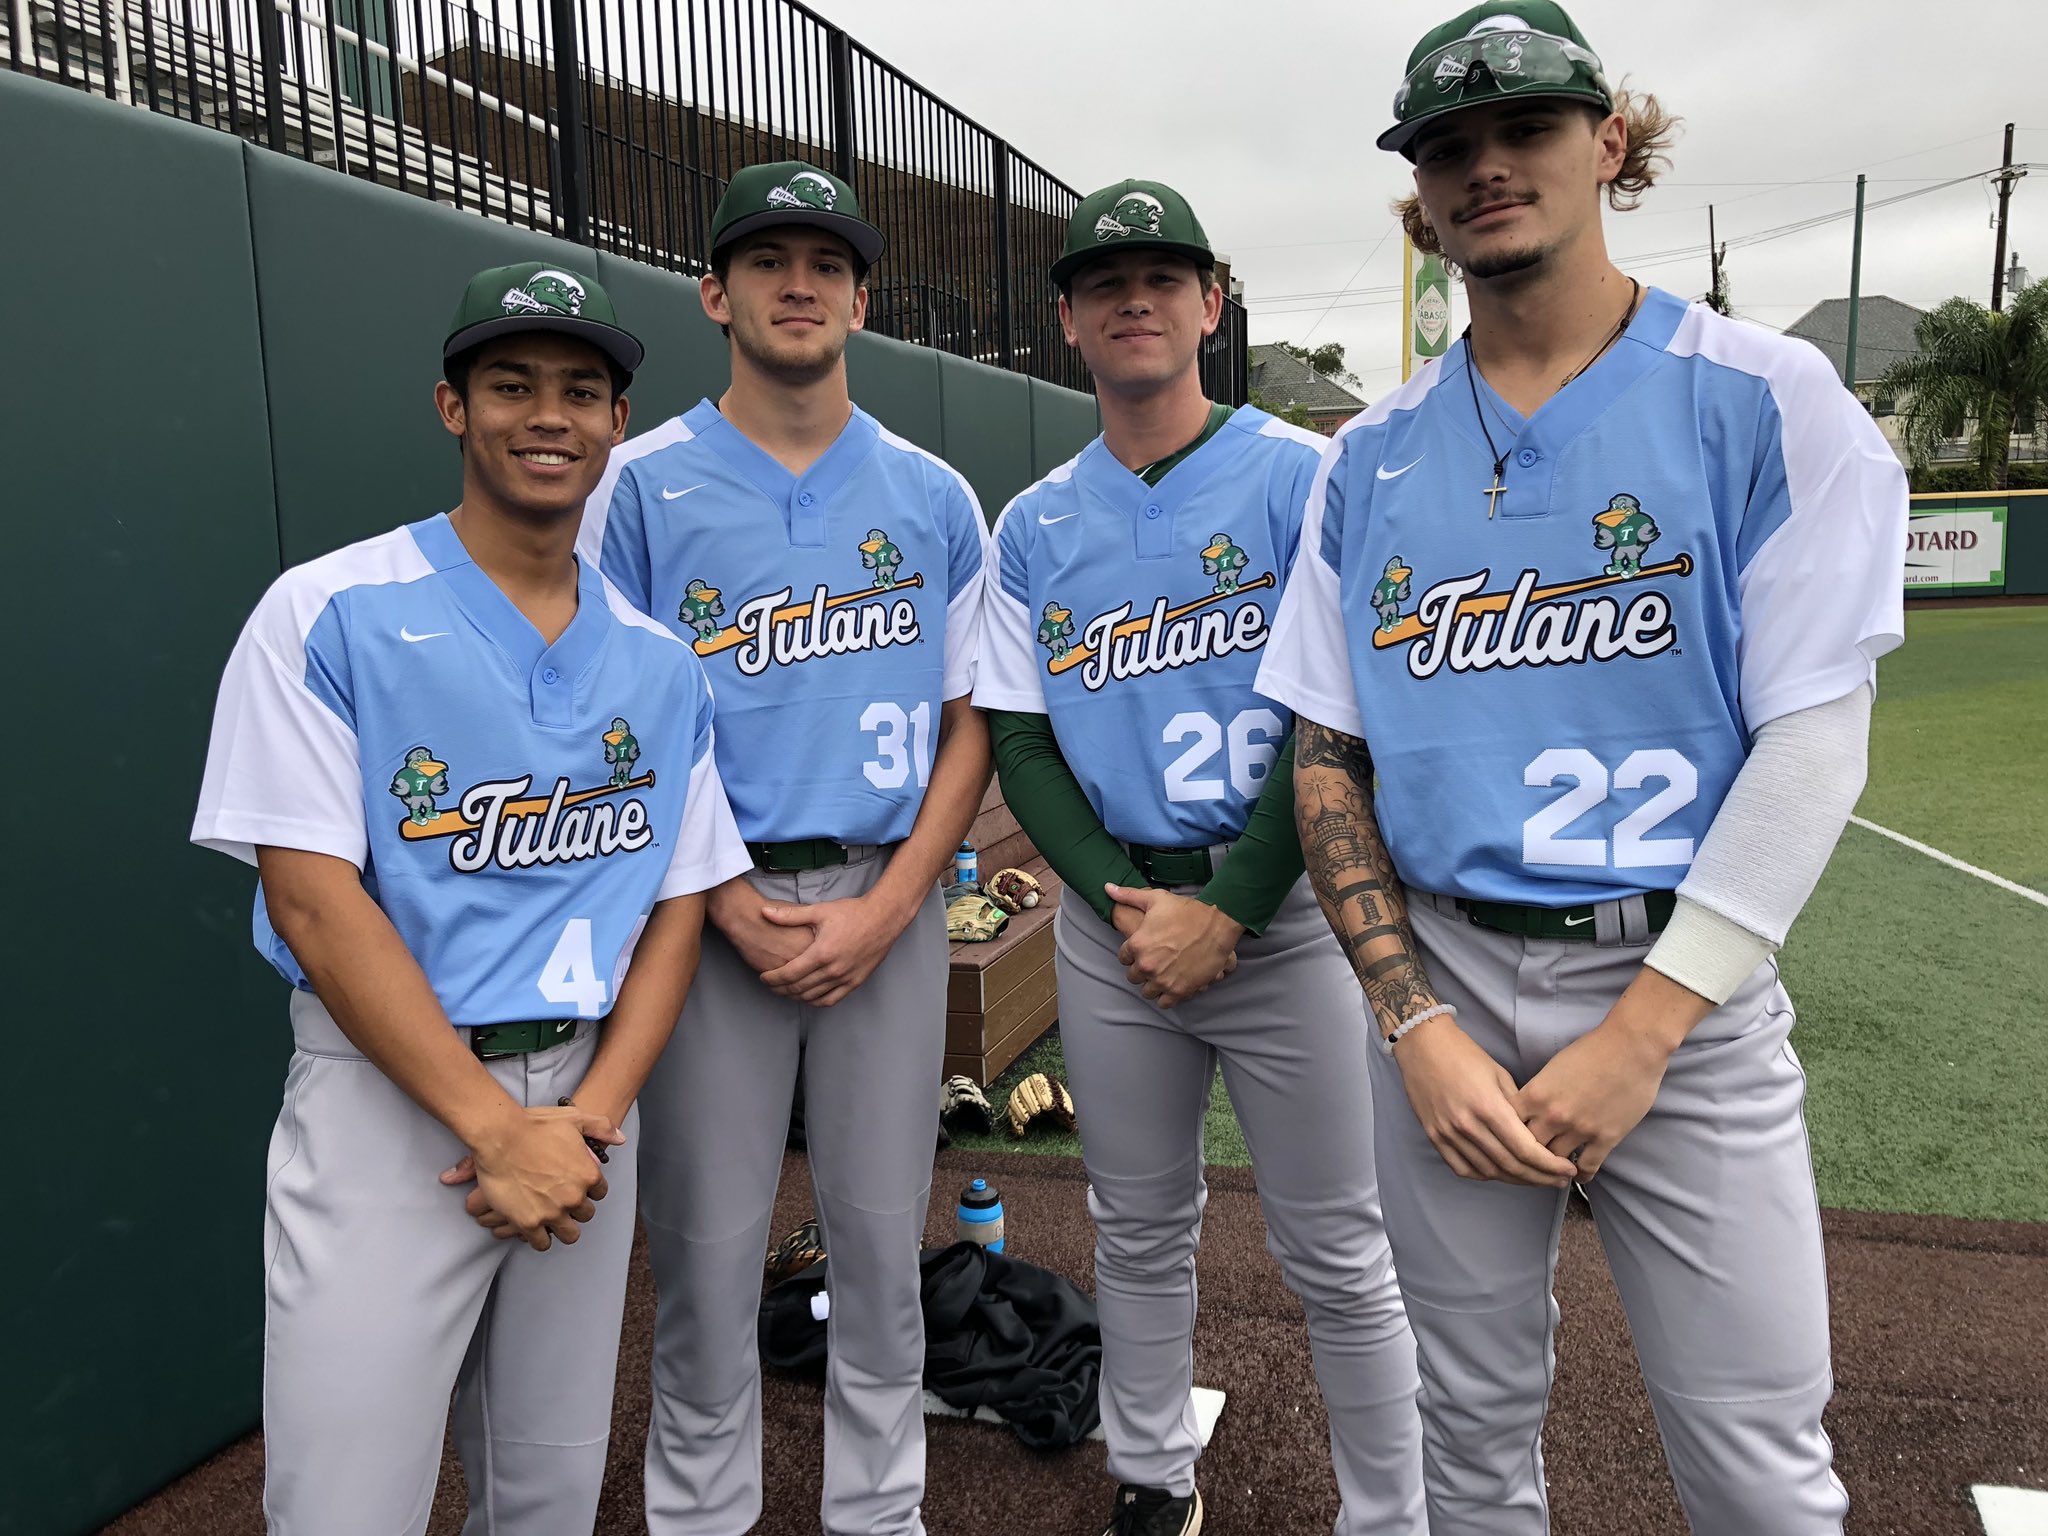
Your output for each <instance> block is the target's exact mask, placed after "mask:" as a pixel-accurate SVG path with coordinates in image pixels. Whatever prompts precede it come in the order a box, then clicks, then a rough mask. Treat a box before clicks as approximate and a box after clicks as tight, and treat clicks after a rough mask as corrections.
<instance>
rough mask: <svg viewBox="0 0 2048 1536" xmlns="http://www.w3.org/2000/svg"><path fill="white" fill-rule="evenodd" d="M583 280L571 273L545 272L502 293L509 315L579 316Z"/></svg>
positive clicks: (581, 311) (549, 269) (553, 270)
mask: <svg viewBox="0 0 2048 1536" xmlns="http://www.w3.org/2000/svg"><path fill="white" fill-rule="evenodd" d="M584 296H585V295H584V288H583V280H582V279H581V278H579V277H578V276H576V274H575V273H573V272H563V271H560V270H558V269H556V268H554V267H548V268H544V269H543V270H541V271H539V272H536V273H534V274H533V276H531V277H529V278H528V279H527V280H526V282H525V283H524V284H523V285H522V286H520V287H516V288H507V289H506V290H505V300H504V303H505V313H506V314H508V315H580V314H582V313H583V300H584Z"/></svg>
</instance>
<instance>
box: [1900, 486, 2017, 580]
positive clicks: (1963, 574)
mask: <svg viewBox="0 0 2048 1536" xmlns="http://www.w3.org/2000/svg"><path fill="white" fill-rule="evenodd" d="M2005 512H2006V509H2005V508H2004V507H2002V506H1998V505H1996V504H1993V505H1990V506H1987V505H1985V504H1984V503H1983V502H1981V501H1969V502H1951V503H1950V504H1948V505H1947V506H1942V505H1940V504H1939V503H1938V502H1937V503H1933V504H1925V503H1922V502H1920V501H1919V499H1918V498H1915V501H1914V505H1913V509H1912V511H1911V513H1910V514H1909V515H1908V517H1907V519H1906V590H1907V591H1908V592H1911V593H1913V594H1914V595H1915V596H1922V597H1926V596H1935V595H1946V594H1949V593H1958V594H1967V593H1972V592H1994V593H1995V592H2003V591H2004V590H2005Z"/></svg>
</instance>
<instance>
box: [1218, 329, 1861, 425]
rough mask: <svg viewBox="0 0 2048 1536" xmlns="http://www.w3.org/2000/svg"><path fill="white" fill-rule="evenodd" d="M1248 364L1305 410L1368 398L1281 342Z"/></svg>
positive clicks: (1253, 374)
mask: <svg viewBox="0 0 2048 1536" xmlns="http://www.w3.org/2000/svg"><path fill="white" fill-rule="evenodd" d="M1859 350H1860V344H1859ZM1245 367H1246V371H1247V372H1248V373H1249V375H1250V378H1249V381H1248V382H1249V383H1250V385H1251V388H1252V392H1253V393H1254V394H1258V395H1262V396H1264V397H1265V398H1266V399H1268V400H1271V401H1273V402H1275V403H1276V404H1279V405H1298V406H1300V407H1301V408H1302V409H1303V410H1305V411H1362V410H1364V409H1365V405H1366V402H1365V401H1363V400H1361V399H1359V398H1358V396H1356V395H1354V394H1353V393H1351V391H1350V390H1348V389H1346V388H1345V387H1344V386H1343V385H1342V384H1339V383H1338V382H1337V381H1336V380H1335V379H1328V378H1325V377H1324V376H1323V375H1322V374H1320V373H1317V372H1316V371H1315V369H1313V368H1311V367H1309V365H1308V364H1307V363H1305V362H1303V361H1302V360H1301V359H1300V358H1298V357H1296V356H1295V355H1294V354H1293V353H1292V352H1289V351H1287V350H1285V349H1284V348H1282V347H1281V346H1279V345H1278V344H1271V345H1267V346H1259V347H1246V348H1245Z"/></svg>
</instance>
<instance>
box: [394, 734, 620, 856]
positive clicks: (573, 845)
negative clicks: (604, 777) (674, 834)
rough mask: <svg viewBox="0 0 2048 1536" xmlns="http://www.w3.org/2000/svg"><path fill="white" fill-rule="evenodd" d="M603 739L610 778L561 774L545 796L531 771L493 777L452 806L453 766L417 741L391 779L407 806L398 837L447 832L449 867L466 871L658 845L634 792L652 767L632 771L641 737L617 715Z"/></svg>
mask: <svg viewBox="0 0 2048 1536" xmlns="http://www.w3.org/2000/svg"><path fill="white" fill-rule="evenodd" d="M601 745H602V747H603V753H602V758H603V761H604V763H605V764H606V766H608V767H609V768H610V769H611V777H610V779H609V781H608V782H606V783H604V784H600V785H596V786H593V787H592V788H589V789H574V788H572V787H571V786H570V784H569V781H568V779H566V778H558V779H556V780H555V786H554V788H553V789H551V790H550V791H549V792H548V793H547V794H545V795H530V794H529V793H528V791H530V790H531V789H532V788H533V775H532V774H530V773H528V774H521V775H520V776H519V777H518V778H516V779H491V780H487V781H486V782H484V783H481V784H476V785H472V786H471V787H470V788H468V789H466V790H464V791H463V792H462V794H461V797H460V798H459V799H458V800H457V802H456V809H453V810H443V809H441V807H440V805H439V804H438V802H439V800H440V798H441V797H442V796H443V795H446V794H448V793H449V789H448V765H447V764H446V763H444V762H441V761H440V760H439V759H437V758H436V757H435V756H434V753H433V750H432V749H431V748H429V747H414V748H413V749H412V750H411V751H409V752H407V753H406V754H405V765H404V766H403V767H402V768H400V769H399V770H398V772H397V774H396V775H394V776H393V778H392V780H391V793H392V794H394V795H396V796H397V797H398V801H399V804H401V805H403V806H404V807H405V819H404V820H403V821H401V822H400V823H399V824H398V835H399V836H400V837H402V838H404V839H405V840H406V841H407V842H409V843H416V842H420V841H423V840H425V839H427V838H438V837H445V838H448V839H449V840H450V841H449V844H448V863H449V866H450V867H451V868H453V869H455V870H457V871H458V872H460V873H462V874H475V873H476V872H477V871H478V870H482V869H488V868H490V867H491V866H493V865H495V866H497V867H498V868H499V869H515V870H516V869H528V868H531V867H532V866H534V865H537V864H566V863H571V862H573V861H575V860H578V859H595V858H602V857H603V856H604V855H606V854H608V853H638V852H639V851H640V850H641V849H642V848H645V847H647V846H649V845H650V844H651V843H653V841H654V833H653V832H652V831H650V830H649V829H648V825H647V805H646V802H645V801H643V800H641V799H640V797H639V796H637V795H634V794H632V793H631V791H633V790H636V789H651V788H652V787H653V785H654V772H653V770H652V769H649V770H648V771H647V772H646V773H642V774H639V775H637V776H636V775H635V774H634V772H633V765H634V764H635V763H637V762H639V760H640V742H639V739H638V738H637V737H635V736H634V734H633V728H632V727H631V726H630V725H628V724H627V723H626V720H625V718H624V717H623V716H619V717H615V718H614V719H613V720H612V724H611V729H610V730H608V731H606V732H605V733H604V735H603V737H602V739H601ZM621 796H624V798H620V797H621Z"/></svg>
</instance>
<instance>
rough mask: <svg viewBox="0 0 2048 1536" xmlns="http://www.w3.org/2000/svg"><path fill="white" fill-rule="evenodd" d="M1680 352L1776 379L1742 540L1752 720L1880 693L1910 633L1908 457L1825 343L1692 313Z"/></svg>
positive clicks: (1745, 703)
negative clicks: (1883, 662)
mask: <svg viewBox="0 0 2048 1536" xmlns="http://www.w3.org/2000/svg"><path fill="white" fill-rule="evenodd" d="M1716 322H1718V323H1716ZM1672 350H1673V351H1674V352H1677V353H1681V354H1684V353H1697V354H1698V355H1701V356H1703V357H1706V358H1708V359H1709V360H1711V361H1714V362H1719V363H1723V364H1725V365H1727V366H1729V367H1732V368H1737V369H1740V370H1742V371H1744V372H1748V373H1752V374H1758V375H1761V376H1762V377H1763V379H1764V381H1765V383H1766V385H1767V393H1766V397H1765V402H1766V403H1765V404H1764V406H1763V408H1762V410H1763V420H1762V421H1761V422H1760V423H1759V424H1758V431H1757V449H1756V456H1755V463H1754V467H1753V470H1752V475H1751V483H1750V488H1749V499H1748V503H1747V505H1746V506H1745V508H1744V510H1743V515H1742V527H1741V533H1740V538H1739V547H1738V557H1739V561H1740V564H1739V573H1738V576H1737V594H1738V598H1739V601H1740V604H1741V615H1742V629H1741V641H1740V646H1739V650H1738V660H1737V669H1738V674H1739V679H1740V690H1741V703H1742V715H1743V723H1744V725H1745V726H1746V727H1747V728H1748V729H1749V731H1750V732H1751V733H1752V734H1754V733H1755V732H1756V731H1757V730H1758V729H1759V728H1761V727H1762V726H1764V725H1766V724H1768V723H1769V722H1770V721H1772V720H1775V719H1777V718H1778V717H1779V716H1780V715H1787V714H1791V713H1792V712H1794V711H1795V710H1801V709H1807V708H1810V707H1812V706H1813V705H1815V704H1826V703H1829V702H1831V701H1832V700H1835V699H1839V698H1841V697H1843V696H1844V695H1845V694H1848V693H1852V692H1854V691H1855V690H1856V689H1858V688H1860V687H1863V686H1864V685H1866V684H1868V685H1870V686H1871V687H1873V688H1875V686H1876V683H1877V658H1878V657H1880V656H1882V655H1883V654H1884V653H1885V652H1887V651H1889V650H1892V649H1893V648H1894V647H1896V646H1898V645H1899V644H1901V643H1902V642H1903V641H1904V639H1905V632H1906V625H1905V588H1906V575H1905V562H1906V507H1907V500H1906V475H1905V471H1904V469H1902V468H1901V467H1900V464H1899V461H1898V459H1897V457H1896V456H1895V455H1894V454H1893V453H1892V451H1891V448H1890V447H1889V446H1888V445H1887V444H1886V442H1885V440H1884V437H1883V435H1882V434H1881V433H1880V432H1879V431H1878V430H1877V426H1876V424H1875V423H1874V422H1872V421H1871V419H1870V417H1869V415H1868V414H1867V413H1866V412H1865V411H1864V409H1863V407H1862V406H1861V405H1860V404H1858V403H1857V400H1856V397H1855V396H1854V395H1852V394H1850V393H1849V391H1848V390H1846V389H1844V388H1843V387H1842V382H1841V380H1840V379H1839V378H1837V377H1836V375H1835V371H1834V368H1833V365H1831V364H1830V363H1829V362H1828V361H1827V359H1826V357H1825V356H1823V355H1822V353H1821V352H1820V351H1819V350H1818V349H1817V348H1815V347H1812V346H1808V345H1806V344H1804V343H1791V342H1787V341H1786V340H1785V339H1783V338H1781V337H1777V336H1762V337H1752V336H1749V335H1746V334H1744V328H1743V327H1740V326H1731V325H1729V324H1727V323H1726V322H1725V321H1719V318H1718V317H1709V316H1708V315H1689V316H1688V317H1687V320H1686V322H1685V323H1684V324H1683V325H1682V326H1681V327H1680V330H1679V333H1678V335H1677V337H1675V338H1674V341H1673V345H1672Z"/></svg>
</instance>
